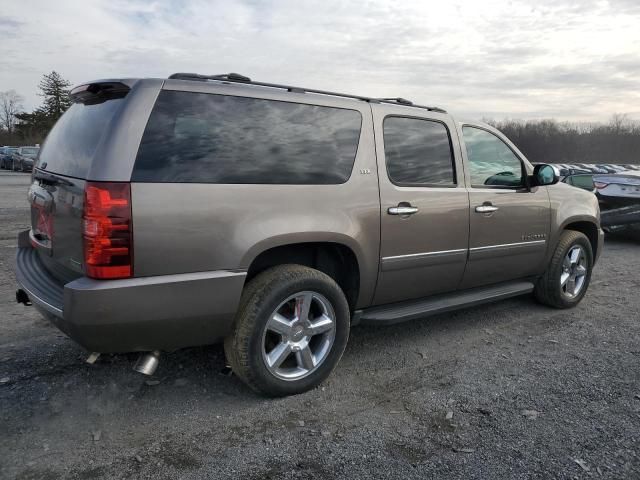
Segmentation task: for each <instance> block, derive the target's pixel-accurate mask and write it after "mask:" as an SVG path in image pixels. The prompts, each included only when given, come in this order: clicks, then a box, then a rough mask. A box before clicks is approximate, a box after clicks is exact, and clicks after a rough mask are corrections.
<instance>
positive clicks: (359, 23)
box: [0, 0, 640, 122]
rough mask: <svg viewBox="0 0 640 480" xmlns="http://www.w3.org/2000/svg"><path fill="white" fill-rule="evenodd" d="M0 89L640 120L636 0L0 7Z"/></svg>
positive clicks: (18, 1) (36, 100) (105, 0)
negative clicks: (300, 94) (317, 94)
mask: <svg viewBox="0 0 640 480" xmlns="http://www.w3.org/2000/svg"><path fill="white" fill-rule="evenodd" d="M0 58H1V59H2V68H1V70H0V91H5V90H10V89H14V90H16V91H17V92H18V93H20V94H21V95H22V96H23V97H24V98H25V102H24V106H25V109H27V110H30V109H33V108H34V107H37V106H38V105H39V104H40V102H41V98H40V97H38V95H37V86H38V82H39V81H40V78H41V77H42V74H44V73H48V72H50V71H51V70H56V71H58V72H59V73H61V74H62V75H63V76H64V77H65V78H67V79H69V80H70V81H71V82H72V84H80V83H82V82H84V81H87V80H92V79H98V78H118V77H165V78H166V77H167V76H168V75H170V74H171V73H174V72H197V73H203V74H219V73H228V72H238V73H241V74H243V75H247V76H249V77H251V78H252V79H254V80H261V81H265V82H272V83H285V84H292V85H296V86H302V87H308V88H317V89H323V90H332V91H340V92H345V93H354V94H359V95H364V96H371V97H404V98H408V99H410V100H412V101H414V102H415V103H420V104H427V105H436V106H440V107H444V108H446V109H447V110H448V111H450V112H452V113H454V114H456V115H459V116H464V117H470V118H492V119H503V118H514V119H535V118H552V117H553V118H557V119H559V120H567V121H575V122H599V121H602V122H606V121H607V120H608V119H609V118H610V117H611V115H613V114H614V113H620V114H625V113H626V114H628V116H629V117H630V118H632V119H636V120H640V0H537V1H530V0H526V1H525V0H511V1H508V0H503V1H500V0H482V1H477V0H469V1H466V0H459V1H456V0H448V1H444V0H438V1H430V0H403V1H397V2H392V1H373V0H372V1H358V2H355V1H354V2H347V1H338V0H320V1H300V0H264V1H262V0H242V1H232V0H226V1H219V0H192V1H188V0H183V1H177V0H172V1H140V0H96V1H91V0H83V1H82V2H80V1H77V0H56V1H51V0H0Z"/></svg>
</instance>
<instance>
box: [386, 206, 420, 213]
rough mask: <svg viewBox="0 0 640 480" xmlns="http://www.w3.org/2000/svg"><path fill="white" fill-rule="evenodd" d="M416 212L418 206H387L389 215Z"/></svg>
mask: <svg viewBox="0 0 640 480" xmlns="http://www.w3.org/2000/svg"><path fill="white" fill-rule="evenodd" d="M417 212H418V207H389V209H388V210H387V213H388V214H389V215H413V214H414V213H417Z"/></svg>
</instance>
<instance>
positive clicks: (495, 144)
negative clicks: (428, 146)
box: [462, 127, 523, 187]
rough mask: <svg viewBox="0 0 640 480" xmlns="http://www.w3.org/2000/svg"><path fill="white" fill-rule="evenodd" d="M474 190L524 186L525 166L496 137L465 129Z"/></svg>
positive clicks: (476, 129) (480, 131)
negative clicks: (484, 186) (487, 187)
mask: <svg viewBox="0 0 640 480" xmlns="http://www.w3.org/2000/svg"><path fill="white" fill-rule="evenodd" d="M462 132H463V135H464V143H465V145H466V147H467V156H468V157H469V168H470V171H471V173H470V175H471V184H472V185H474V186H483V185H486V186H508V187H518V186H521V185H522V184H523V178H522V163H521V162H520V159H519V158H518V157H516V155H515V154H514V153H513V151H512V150H511V149H510V148H509V147H508V146H507V144H506V143H504V142H503V141H502V140H500V139H499V138H498V137H496V136H495V135H494V134H492V133H490V132H487V131H486V130H482V129H480V128H473V127H463V129H462Z"/></svg>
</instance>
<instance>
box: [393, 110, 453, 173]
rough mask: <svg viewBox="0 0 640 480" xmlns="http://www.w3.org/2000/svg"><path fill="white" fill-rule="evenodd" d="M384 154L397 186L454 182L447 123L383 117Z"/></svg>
mask: <svg viewBox="0 0 640 480" xmlns="http://www.w3.org/2000/svg"><path fill="white" fill-rule="evenodd" d="M383 129H384V153H385V157H386V161H387V173H388V175H389V179H390V180H391V181H392V182H393V183H395V184H396V185H407V186H409V185H433V186H438V185H443V186H450V185H455V183H456V178H455V169H454V166H453V154H452V152H451V140H450V138H449V131H448V130H447V127H445V126H444V124H442V123H440V122H437V121H432V120H422V119H417V118H407V117H387V118H386V119H385V120H384V126H383Z"/></svg>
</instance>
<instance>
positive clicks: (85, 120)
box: [37, 99, 123, 178]
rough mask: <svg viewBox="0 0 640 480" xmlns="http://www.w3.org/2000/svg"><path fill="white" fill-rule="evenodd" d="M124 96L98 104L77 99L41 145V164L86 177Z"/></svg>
mask: <svg viewBox="0 0 640 480" xmlns="http://www.w3.org/2000/svg"><path fill="white" fill-rule="evenodd" d="M122 102H123V99H114V100H108V101H106V102H103V103H99V104H96V105H84V104H82V103H74V104H73V105H71V108H69V110H67V111H66V112H65V113H64V115H62V117H60V120H58V121H57V123H56V124H55V125H54V127H53V129H52V130H51V132H49V135H48V136H47V139H46V141H45V143H44V145H43V146H42V151H41V152H40V156H39V157H38V165H37V166H41V165H44V164H45V163H46V167H45V170H47V171H49V172H55V173H59V174H61V175H69V176H71V177H78V178H86V176H87V174H88V173H89V168H90V167H91V160H92V158H93V154H94V153H95V151H96V148H97V147H98V144H99V143H100V140H102V136H103V134H104V133H105V131H106V130H107V129H108V127H109V124H110V122H111V119H112V118H113V116H114V115H115V113H116V112H117V111H118V110H119V109H120V107H121V106H122Z"/></svg>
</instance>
